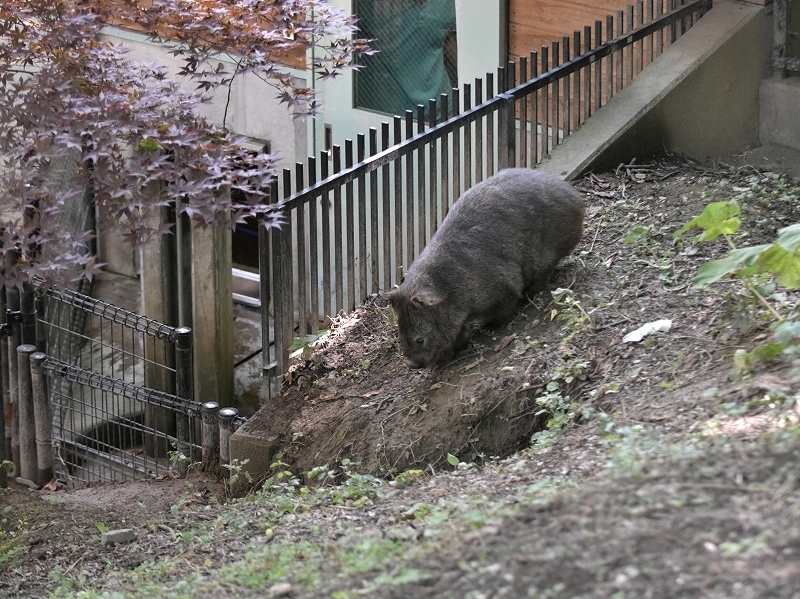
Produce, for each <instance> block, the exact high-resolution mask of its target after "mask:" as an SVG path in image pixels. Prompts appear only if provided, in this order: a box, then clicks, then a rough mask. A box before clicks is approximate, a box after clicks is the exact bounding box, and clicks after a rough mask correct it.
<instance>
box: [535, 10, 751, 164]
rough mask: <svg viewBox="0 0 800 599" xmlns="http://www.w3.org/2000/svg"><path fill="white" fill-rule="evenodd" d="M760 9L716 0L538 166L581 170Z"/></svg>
mask: <svg viewBox="0 0 800 599" xmlns="http://www.w3.org/2000/svg"><path fill="white" fill-rule="evenodd" d="M763 10H764V7H762V6H757V5H750V4H741V3H738V2H733V1H731V0H720V2H719V3H718V4H716V5H715V6H714V7H713V8H712V9H711V10H710V11H709V12H708V13H706V14H705V15H704V16H703V18H701V19H700V20H699V21H698V22H697V24H695V25H694V26H693V27H692V28H691V29H690V30H689V31H687V32H686V33H685V34H684V35H682V36H681V37H680V38H678V40H676V42H675V43H674V44H672V45H671V46H670V47H669V48H668V49H667V50H666V51H665V52H664V53H663V54H661V56H659V57H658V58H657V59H656V60H654V61H653V62H652V63H651V64H650V65H648V67H647V68H646V69H644V70H643V71H642V72H641V74H639V75H638V76H637V77H636V78H635V79H634V80H633V81H632V82H631V84H630V85H628V87H626V88H624V89H623V90H622V91H620V92H619V93H617V94H616V95H614V97H612V98H611V100H610V101H609V102H608V103H607V104H606V105H605V106H603V107H601V108H600V110H598V111H597V112H596V113H595V114H594V115H592V117H591V118H590V119H588V120H587V121H586V122H585V123H584V124H583V125H582V126H581V128H580V129H579V130H577V131H575V132H574V133H572V134H571V135H569V136H568V137H567V138H566V139H565V140H564V141H563V142H562V143H561V144H560V145H559V146H557V147H556V148H554V149H553V150H552V151H551V152H550V154H549V155H548V156H547V157H545V159H544V160H543V161H542V162H541V163H540V164H539V165H538V166H537V168H539V169H541V170H543V171H547V172H549V173H552V174H554V175H557V176H559V177H562V178H564V179H567V180H570V179H574V178H576V177H578V176H580V175H582V174H583V173H584V172H586V171H587V170H588V169H589V167H590V165H591V164H592V163H593V162H595V161H596V160H597V158H598V157H599V156H601V155H602V154H603V152H604V151H605V150H607V149H608V148H610V147H611V146H612V144H613V143H614V142H615V141H617V140H618V139H620V138H621V137H622V136H623V135H624V134H625V133H626V132H627V131H628V130H629V129H631V128H632V127H633V126H634V125H635V124H636V123H637V122H638V121H640V120H641V119H642V117H643V116H644V115H645V114H647V113H648V112H649V111H650V110H652V109H653V108H654V107H655V106H657V105H658V104H659V102H661V101H662V100H663V99H664V98H665V97H666V96H667V95H668V94H669V93H670V92H671V91H672V90H674V89H675V88H676V87H677V86H678V85H679V84H680V83H681V82H682V81H683V80H684V79H686V78H687V77H688V76H689V75H690V74H691V73H693V72H694V71H696V70H697V69H698V68H699V67H700V65H701V64H703V63H704V62H705V61H706V60H708V59H709V58H710V57H711V56H713V55H714V53H715V52H716V51H717V50H719V49H720V47H721V46H722V45H723V44H724V43H725V42H726V41H728V40H730V39H731V38H732V37H733V36H735V34H736V33H737V32H738V31H739V30H741V29H742V28H743V27H744V26H745V25H746V24H747V23H748V22H749V21H750V20H752V19H753V18H755V17H756V16H758V15H759V14H760V13H762V12H763Z"/></svg>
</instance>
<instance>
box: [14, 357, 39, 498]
mask: <svg viewBox="0 0 800 599" xmlns="http://www.w3.org/2000/svg"><path fill="white" fill-rule="evenodd" d="M35 351H36V346H35V345H31V344H29V343H26V344H24V345H20V346H18V347H17V373H18V377H19V381H18V389H19V390H18V395H17V397H18V402H19V470H18V477H17V478H18V481H19V479H20V478H21V479H24V480H22V481H19V482H22V483H23V484H29V485H30V486H33V484H35V483H36V479H37V468H38V464H37V458H36V420H35V417H34V412H33V385H32V382H31V366H30V356H31V354H32V353H33V352H35ZM29 481H30V482H29Z"/></svg>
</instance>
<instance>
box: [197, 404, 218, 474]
mask: <svg viewBox="0 0 800 599" xmlns="http://www.w3.org/2000/svg"><path fill="white" fill-rule="evenodd" d="M218 411H219V404H218V403H217V402H215V401H207V402H205V403H204V404H203V405H202V406H200V414H201V417H202V419H203V462H202V465H201V467H200V468H201V469H202V470H203V471H204V472H212V471H214V470H216V469H217V468H218V467H219V424H218V423H217V412H218Z"/></svg>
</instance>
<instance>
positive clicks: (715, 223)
mask: <svg viewBox="0 0 800 599" xmlns="http://www.w3.org/2000/svg"><path fill="white" fill-rule="evenodd" d="M740 212H741V208H739V204H737V203H736V202H735V201H733V200H731V201H730V202H712V203H711V204H708V205H707V206H706V207H705V209H704V210H703V212H701V213H700V214H699V215H698V216H695V217H694V218H693V219H692V220H690V221H689V222H688V223H686V224H685V225H683V226H682V227H681V228H680V229H678V230H677V231H675V233H674V234H673V238H674V239H677V238H678V237H680V236H681V235H683V234H684V233H686V232H687V231H689V230H690V229H694V228H695V227H696V228H698V229H703V234H702V235H701V236H700V241H712V240H714V239H716V238H717V237H719V236H720V235H732V234H733V233H735V232H736V231H738V230H739V225H741V220H739V218H738V215H739V213H740Z"/></svg>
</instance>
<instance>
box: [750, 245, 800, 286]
mask: <svg viewBox="0 0 800 599" xmlns="http://www.w3.org/2000/svg"><path fill="white" fill-rule="evenodd" d="M756 267H757V268H758V272H769V273H772V274H774V275H775V278H776V279H777V281H778V283H780V284H781V285H783V286H784V287H786V288H788V289H797V288H798V287H800V252H798V251H794V252H787V251H786V250H785V249H783V247H781V246H780V245H779V244H777V243H774V244H772V246H770V247H769V249H767V250H766V251H765V252H763V253H762V254H761V255H760V256H759V257H758V260H757V261H756Z"/></svg>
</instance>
